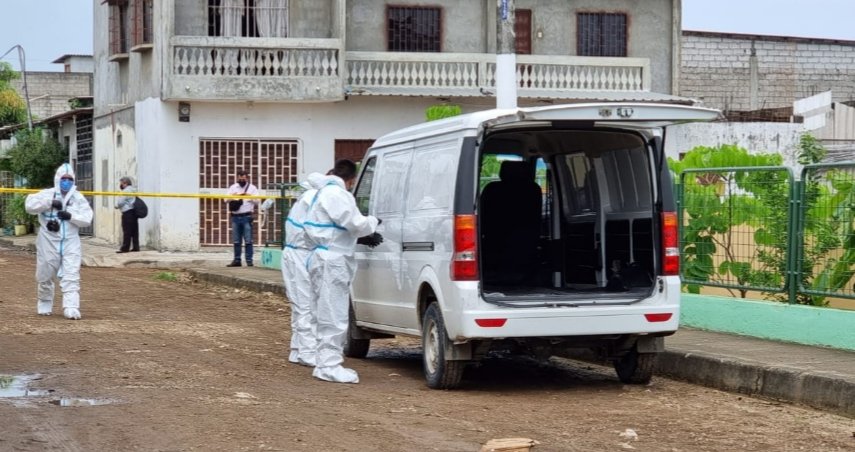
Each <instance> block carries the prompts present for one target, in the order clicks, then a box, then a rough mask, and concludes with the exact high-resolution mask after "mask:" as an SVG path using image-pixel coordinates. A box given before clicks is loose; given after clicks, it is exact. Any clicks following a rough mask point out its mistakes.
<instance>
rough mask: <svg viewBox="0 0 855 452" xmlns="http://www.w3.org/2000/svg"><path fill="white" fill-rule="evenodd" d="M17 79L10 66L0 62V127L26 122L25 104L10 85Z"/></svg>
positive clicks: (16, 74)
mask: <svg viewBox="0 0 855 452" xmlns="http://www.w3.org/2000/svg"><path fill="white" fill-rule="evenodd" d="M18 77H20V74H18V73H17V72H15V71H14V70H13V69H12V65H11V64H9V63H6V62H5V61H0V127H3V126H7V125H11V124H20V123H22V122H25V121H26V120H27V104H26V102H24V99H22V98H21V96H19V95H18V93H17V92H16V91H15V89H14V88H12V84H11V81H12V80H15V79H17V78H18Z"/></svg>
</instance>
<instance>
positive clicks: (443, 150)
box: [407, 142, 460, 211]
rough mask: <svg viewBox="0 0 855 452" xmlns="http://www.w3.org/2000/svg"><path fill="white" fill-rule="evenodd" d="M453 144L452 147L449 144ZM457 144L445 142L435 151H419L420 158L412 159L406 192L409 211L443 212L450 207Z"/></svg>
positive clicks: (457, 153) (457, 150) (454, 176)
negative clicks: (431, 210) (442, 210)
mask: <svg viewBox="0 0 855 452" xmlns="http://www.w3.org/2000/svg"><path fill="white" fill-rule="evenodd" d="M449 144H451V145H449ZM455 144H456V142H454V143H445V144H442V145H440V147H437V148H435V149H419V154H418V158H416V159H414V160H413V167H412V169H411V170H410V171H411V174H413V175H418V177H410V183H409V185H410V186H409V189H408V190H407V209H409V210H410V211H415V210H428V209H442V208H447V207H448V206H450V205H451V201H452V198H453V196H452V194H453V189H454V179H455V178H456V165H455V163H456V161H457V158H456V156H457V155H459V152H460V151H459V148H457V147H454V145H455Z"/></svg>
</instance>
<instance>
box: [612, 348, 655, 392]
mask: <svg viewBox="0 0 855 452" xmlns="http://www.w3.org/2000/svg"><path fill="white" fill-rule="evenodd" d="M657 356H658V353H639V352H638V349H637V348H636V347H635V346H633V347H632V349H631V350H630V351H629V352H627V353H626V355H623V356H622V357H621V358H620V359H618V360H616V361H615V372H617V376H618V378H620V381H622V382H624V383H627V384H647V383H650V380H651V379H652V378H653V369H654V368H655V367H656V357H657Z"/></svg>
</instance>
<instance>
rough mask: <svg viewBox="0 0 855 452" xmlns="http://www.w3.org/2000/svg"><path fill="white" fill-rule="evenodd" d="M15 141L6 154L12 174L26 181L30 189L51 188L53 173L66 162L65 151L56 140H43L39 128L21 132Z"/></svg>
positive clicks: (66, 153) (16, 135)
mask: <svg viewBox="0 0 855 452" xmlns="http://www.w3.org/2000/svg"><path fill="white" fill-rule="evenodd" d="M15 140H16V143H15V145H14V146H12V147H11V148H10V149H9V153H8V157H9V168H10V169H11V170H12V173H14V174H15V175H17V176H21V177H23V178H24V179H26V180H27V185H29V186H30V187H53V184H54V182H53V176H54V173H55V172H56V168H57V167H59V165H60V164H61V163H63V162H64V161H65V160H66V156H67V155H68V152H67V150H66V149H64V148H63V146H62V144H60V142H59V141H57V140H56V139H53V138H44V134H43V131H42V129H41V128H36V129H33V130H21V131H19V132H18V133H17V134H15Z"/></svg>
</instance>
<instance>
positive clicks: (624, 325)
mask: <svg viewBox="0 0 855 452" xmlns="http://www.w3.org/2000/svg"><path fill="white" fill-rule="evenodd" d="M645 314H646V315H645ZM663 314H664V315H663ZM669 314H670V317H668V315H669ZM665 317H668V318H667V320H662V319H663V318H665ZM459 319H460V324H459V325H458V326H459V331H458V334H457V335H456V336H455V337H453V339H455V340H468V339H482V338H483V339H486V338H495V339H498V338H513V337H555V336H589V335H608V334H644V333H648V334H649V333H665V334H668V333H673V332H674V331H677V327H678V326H679V323H680V305H679V304H676V305H656V306H649V305H648V306H621V307H616V306H609V307H579V308H560V307H559V308H514V309H490V310H485V311H464V312H462V313H460V317H459ZM485 319H487V320H489V319H505V322H504V324H503V325H502V326H486V327H485V326H481V325H479V321H480V323H481V324H494V325H495V324H497V323H500V322H496V321H492V322H491V321H485ZM651 319H653V320H651Z"/></svg>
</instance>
